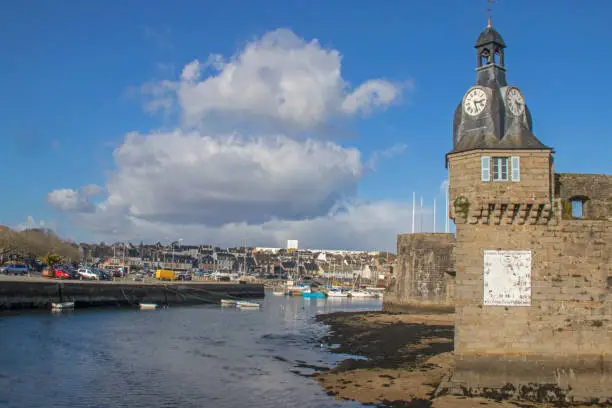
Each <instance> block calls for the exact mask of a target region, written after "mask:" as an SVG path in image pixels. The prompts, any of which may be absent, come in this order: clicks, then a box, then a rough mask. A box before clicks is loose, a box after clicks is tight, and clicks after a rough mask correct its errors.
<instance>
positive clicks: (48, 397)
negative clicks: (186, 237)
mask: <svg viewBox="0 0 612 408" xmlns="http://www.w3.org/2000/svg"><path fill="white" fill-rule="evenodd" d="M262 303H263V304H264V306H263V308H262V310H261V311H258V310H245V311H240V310H236V309H233V308H221V307H219V306H199V307H173V308H169V309H167V310H156V311H140V310H125V309H124V310H112V309H105V310H95V311H94V310H77V311H74V312H64V313H62V314H52V313H51V312H44V313H38V312H36V313H34V312H25V313H19V314H17V315H15V314H12V315H7V314H0V407H19V408H22V407H45V408H47V407H48V408H51V407H62V408H64V407H70V408H73V407H131V408H135V407H182V408H186V407H239V406H245V405H247V404H248V405H249V406H253V407H268V406H282V407H285V406H293V405H298V406H300V407H353V406H359V405H358V404H356V403H348V402H347V403H344V402H338V401H335V400H334V399H333V398H331V397H328V396H327V395H326V394H325V392H323V391H322V389H321V388H320V387H319V386H318V385H317V384H316V383H315V382H314V381H313V380H311V379H309V378H305V377H302V376H300V375H298V374H296V373H294V371H296V370H298V371H300V372H303V373H308V372H310V371H309V369H307V368H300V365H301V364H303V363H305V364H306V365H315V366H323V365H325V366H330V365H332V364H334V362H335V361H337V360H338V359H340V358H341V357H342V356H338V355H334V354H332V353H330V352H329V351H327V350H326V349H325V348H324V347H323V346H322V345H321V344H320V342H319V341H317V340H318V339H319V338H320V336H321V335H323V334H324V333H325V331H326V327H325V326H323V325H320V324H318V323H315V321H314V316H315V315H316V314H317V313H325V312H331V311H337V310H380V308H381V301H380V300H368V299H352V300H351V299H302V298H285V297H279V296H272V295H271V293H268V294H267V296H266V298H265V300H262Z"/></svg>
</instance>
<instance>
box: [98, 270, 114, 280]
mask: <svg viewBox="0 0 612 408" xmlns="http://www.w3.org/2000/svg"><path fill="white" fill-rule="evenodd" d="M96 272H97V273H98V279H99V280H111V279H112V278H111V276H110V274H109V273H108V272H107V271H105V270H102V269H98V270H97V271H96Z"/></svg>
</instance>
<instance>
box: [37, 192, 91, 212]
mask: <svg viewBox="0 0 612 408" xmlns="http://www.w3.org/2000/svg"><path fill="white" fill-rule="evenodd" d="M47 202H48V203H49V204H51V205H52V206H54V207H55V208H57V209H59V210H62V211H75V212H88V211H93V210H94V205H93V204H92V203H90V202H89V201H87V199H86V197H85V196H84V195H82V194H81V193H79V192H78V191H76V190H73V189H71V188H61V189H57V190H53V191H51V192H50V193H49V194H48V195H47Z"/></svg>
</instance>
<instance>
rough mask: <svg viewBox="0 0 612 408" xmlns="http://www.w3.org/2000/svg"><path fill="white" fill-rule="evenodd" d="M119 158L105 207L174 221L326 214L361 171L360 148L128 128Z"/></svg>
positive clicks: (220, 221)
mask: <svg viewBox="0 0 612 408" xmlns="http://www.w3.org/2000/svg"><path fill="white" fill-rule="evenodd" d="M114 157H115V164H116V167H117V170H116V172H115V173H114V174H113V175H112V177H111V178H110V179H109V181H108V183H107V191H108V198H107V200H106V201H105V202H104V203H102V206H103V208H104V209H105V211H107V212H108V211H119V210H120V211H121V212H123V213H124V214H126V215H129V216H133V217H137V218H140V219H145V220H150V221H160V222H170V223H176V224H189V223H202V224H206V225H221V224H224V223H229V222H247V223H261V222H265V221H268V220H271V219H273V218H280V219H301V218H306V217H314V216H320V215H325V214H327V212H328V211H329V210H330V209H331V208H332V206H333V205H334V204H335V203H336V202H338V201H341V200H342V199H344V198H346V197H352V196H354V194H355V191H356V187H357V183H358V181H359V179H360V177H361V160H360V154H359V151H358V150H357V149H354V148H344V147H341V146H339V145H337V144H334V143H332V142H325V141H316V140H304V141H302V140H293V139H289V138H286V137H283V136H276V137H267V138H263V137H260V138H244V137H240V136H236V135H231V136H216V137H210V136H205V135H201V134H200V133H199V132H196V131H193V132H190V133H184V132H181V131H179V130H177V131H174V132H170V133H154V134H150V135H140V134H137V133H131V134H128V135H127V136H126V138H125V141H124V143H123V144H122V145H121V146H120V147H118V148H117V149H116V150H115V152H114Z"/></svg>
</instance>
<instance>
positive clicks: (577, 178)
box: [555, 173, 612, 221]
mask: <svg viewBox="0 0 612 408" xmlns="http://www.w3.org/2000/svg"><path fill="white" fill-rule="evenodd" d="M555 195H556V198H557V199H558V200H559V201H560V202H561V206H562V211H561V217H562V218H563V219H586V220H607V221H612V176H610V175H606V174H581V173H557V174H555ZM576 205H578V206H579V207H581V209H582V211H581V214H579V215H580V217H577V216H576V214H572V213H573V209H575V207H576Z"/></svg>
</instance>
